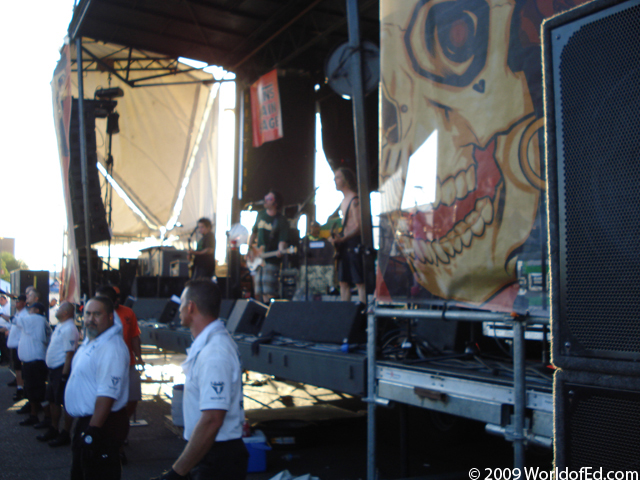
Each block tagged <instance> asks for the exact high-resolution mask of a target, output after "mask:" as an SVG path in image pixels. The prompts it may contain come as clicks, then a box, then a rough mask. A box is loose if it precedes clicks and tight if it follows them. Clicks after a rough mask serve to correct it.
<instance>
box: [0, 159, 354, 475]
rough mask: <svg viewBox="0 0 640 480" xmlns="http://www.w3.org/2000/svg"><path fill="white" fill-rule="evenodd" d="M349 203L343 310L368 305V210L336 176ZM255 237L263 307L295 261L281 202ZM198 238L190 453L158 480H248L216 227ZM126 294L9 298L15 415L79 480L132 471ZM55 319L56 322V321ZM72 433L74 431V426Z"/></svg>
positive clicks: (2, 347) (131, 326) (189, 296)
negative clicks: (353, 299) (352, 303)
mask: <svg viewBox="0 0 640 480" xmlns="http://www.w3.org/2000/svg"><path fill="white" fill-rule="evenodd" d="M335 183H336V188H337V189H338V190H339V191H340V192H342V193H343V195H344V198H343V201H342V203H341V205H340V212H341V214H342V215H341V216H342V227H341V229H340V231H338V232H334V234H333V235H332V237H331V239H330V242H331V243H332V244H333V245H334V247H335V250H336V254H337V255H336V257H337V267H338V280H339V283H340V287H341V297H342V300H345V301H348V300H350V296H351V287H352V285H355V287H356V288H357V291H358V298H359V300H360V301H361V302H363V303H364V302H365V288H364V280H363V274H362V258H361V255H360V254H359V253H358V252H357V247H358V245H359V244H360V243H361V241H362V240H361V235H360V233H361V232H360V214H359V203H358V197H357V195H356V193H355V192H356V190H357V189H356V185H355V175H354V174H353V172H351V171H350V170H347V169H342V168H341V169H338V170H336V172H335ZM263 203H264V207H265V208H264V210H263V211H262V212H260V214H259V215H258V218H257V221H256V223H255V226H254V228H253V230H252V234H251V237H250V239H249V245H250V246H251V247H252V251H253V252H254V255H255V256H256V257H263V258H264V262H262V265H261V266H259V267H258V268H257V270H256V272H255V274H254V277H253V280H254V293H255V296H256V298H258V299H260V300H262V301H264V302H269V301H270V300H271V299H273V298H276V297H277V295H278V289H277V285H278V274H279V271H280V265H281V261H282V257H283V255H285V253H286V248H287V240H288V234H289V224H288V220H287V219H286V218H285V217H284V215H283V214H282V213H281V209H282V204H283V200H282V195H281V194H280V193H279V192H277V191H274V190H271V191H269V192H268V193H267V195H266V196H265V197H264V202H263ZM197 230H198V231H199V233H200V236H201V239H200V241H199V242H198V245H197V247H196V248H195V249H190V250H189V256H190V258H191V259H192V260H193V264H194V265H193V269H192V271H191V278H192V279H191V280H190V281H189V282H188V283H187V285H186V286H185V288H184V291H183V292H182V297H181V303H180V321H181V325H182V326H184V327H188V328H189V329H190V330H191V333H192V336H193V339H194V341H193V344H192V346H191V348H190V349H189V351H188V355H187V359H186V361H185V362H184V363H183V365H182V367H183V370H184V372H185V377H186V380H185V386H184V397H183V414H184V438H185V440H187V444H186V446H185V448H184V450H183V452H182V454H181V455H180V456H179V458H178V459H177V460H176V461H175V462H174V463H173V465H172V466H171V468H170V469H169V470H167V471H166V472H164V473H162V474H161V475H160V476H159V477H156V478H155V479H152V480H179V479H186V478H191V479H193V480H204V479H210V478H216V479H219V480H242V479H244V478H245V477H246V472H247V466H248V461H249V454H248V451H247V449H246V447H245V444H244V442H243V441H242V433H243V424H244V421H245V417H244V410H243V394H242V367H241V361H240V355H239V352H238V348H237V345H236V344H235V342H234V340H233V339H232V337H231V336H230V335H229V333H228V332H227V330H226V328H225V325H224V324H223V323H222V322H221V321H219V320H218V315H219V312H220V305H221V299H222V295H221V293H220V289H219V287H218V285H217V284H216V283H215V282H214V281H212V280H211V277H212V276H213V274H214V272H215V261H214V260H213V253H214V250H215V241H214V239H213V234H212V231H211V230H212V224H211V222H210V221H209V220H208V219H206V218H202V219H200V220H199V221H198V227H197ZM119 293H120V292H119V290H118V289H117V287H114V286H110V285H105V286H102V287H100V288H98V289H97V291H96V295H95V296H94V297H93V298H91V299H90V300H89V301H87V302H86V304H85V305H83V307H82V322H80V323H77V322H76V313H77V311H78V308H77V306H75V305H73V304H71V303H69V302H67V301H63V302H62V303H60V304H59V305H58V304H57V302H56V303H50V304H49V305H47V306H46V307H45V305H44V304H43V303H41V299H40V295H39V293H38V291H37V290H36V289H35V288H34V287H28V288H27V289H26V290H25V292H24V293H23V294H20V295H18V296H17V297H15V312H13V315H12V314H11V309H10V308H9V303H8V300H7V298H6V297H5V296H4V295H0V355H1V356H0V363H3V364H5V365H6V364H7V363H10V365H11V368H12V370H13V372H14V373H15V380H14V381H13V382H11V383H10V385H12V386H15V387H16V393H15V395H14V397H13V398H14V400H15V401H19V400H22V399H23V398H26V399H27V402H26V403H25V404H24V405H23V406H22V407H21V408H20V409H19V410H18V413H19V414H23V415H26V417H25V418H24V419H23V420H21V421H20V422H19V423H20V425H22V426H25V427H33V428H35V429H38V430H42V433H40V434H39V435H37V436H36V437H35V438H36V439H37V440H38V441H41V442H47V443H48V445H49V446H50V447H53V448H55V447H62V446H65V445H71V449H72V465H71V479H72V480H87V479H91V480H101V479H105V480H118V479H120V478H121V471H122V465H123V464H126V463H127V458H126V455H125V454H124V450H123V445H124V443H125V442H126V440H127V436H128V433H129V425H130V418H131V417H132V415H133V414H134V412H135V410H136V406H137V403H138V402H139V401H140V400H141V399H142V392H141V383H140V375H139V373H138V370H137V366H140V365H143V359H142V349H141V342H140V334H141V332H140V328H139V326H138V321H137V319H136V316H135V313H134V312H133V310H132V309H130V308H128V307H126V306H124V305H122V304H121V303H120V298H119V297H120V295H119ZM47 313H49V315H50V317H51V321H49V320H48V319H47ZM74 423H75V427H74V426H73V425H74Z"/></svg>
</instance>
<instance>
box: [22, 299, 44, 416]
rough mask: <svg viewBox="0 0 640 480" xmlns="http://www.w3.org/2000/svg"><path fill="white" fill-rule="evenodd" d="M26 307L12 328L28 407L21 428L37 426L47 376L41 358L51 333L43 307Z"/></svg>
mask: <svg viewBox="0 0 640 480" xmlns="http://www.w3.org/2000/svg"><path fill="white" fill-rule="evenodd" d="M27 298H29V296H27ZM28 308H29V315H21V316H20V317H18V318H17V319H16V325H15V326H16V327H18V328H20V330H21V332H22V333H21V334H20V341H19V343H18V356H19V357H20V360H22V376H23V379H24V389H25V395H26V397H27V399H28V400H29V405H30V407H31V414H30V415H29V417H28V418H27V419H25V420H23V421H21V422H20V425H22V426H26V425H36V424H38V423H39V420H38V411H39V410H40V409H41V408H42V407H41V402H43V401H44V397H45V391H46V383H47V373H48V370H47V364H46V363H45V361H44V359H45V356H46V353H47V340H48V338H49V335H50V334H51V327H50V326H49V322H47V319H46V318H45V316H44V313H45V311H46V310H45V306H44V305H42V304H41V303H38V302H35V303H33V304H31V305H29V307H28Z"/></svg>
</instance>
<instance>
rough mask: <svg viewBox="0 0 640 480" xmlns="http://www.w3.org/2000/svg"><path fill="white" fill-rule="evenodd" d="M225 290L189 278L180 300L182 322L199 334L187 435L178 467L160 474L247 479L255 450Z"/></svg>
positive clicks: (188, 372)
mask: <svg viewBox="0 0 640 480" xmlns="http://www.w3.org/2000/svg"><path fill="white" fill-rule="evenodd" d="M220 303H221V295H220V289H219V288H218V286H217V285H216V284H215V283H213V282H212V281H211V280H207V279H198V280H192V281H190V282H189V283H187V285H186V287H185V289H184V291H183V292H182V298H181V302H180V320H181V324H182V325H184V326H186V327H189V328H190V329H191V333H192V335H193V337H194V341H193V344H192V345H191V348H190V349H189V353H188V355H187V360H186V361H185V362H184V363H183V364H182V368H183V370H184V372H185V376H186V380H185V386H184V387H185V388H184V397H183V415H184V438H185V440H187V441H188V443H187V445H186V447H185V448H184V450H183V451H182V454H181V455H180V457H178V459H177V460H176V461H175V462H174V464H173V466H172V468H171V469H170V470H168V471H167V472H165V473H163V474H162V475H161V476H160V477H157V478H156V480H174V479H176V480H177V479H183V478H187V475H189V474H190V478H191V480H205V479H211V478H215V479H216V480H243V479H244V478H246V475H247V464H248V461H249V454H248V452H247V449H246V447H245V445H244V442H243V441H242V424H243V422H244V409H243V407H242V400H243V396H242V367H241V365H240V355H239V353H238V347H237V346H236V344H235V342H234V341H233V339H232V338H231V336H230V335H229V333H228V332H227V330H226V328H225V326H224V324H223V323H222V322H221V321H219V320H218V314H219V313H220Z"/></svg>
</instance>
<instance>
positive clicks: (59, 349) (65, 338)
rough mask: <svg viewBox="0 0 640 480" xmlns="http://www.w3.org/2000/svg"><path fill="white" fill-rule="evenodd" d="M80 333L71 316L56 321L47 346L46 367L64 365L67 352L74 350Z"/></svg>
mask: <svg viewBox="0 0 640 480" xmlns="http://www.w3.org/2000/svg"><path fill="white" fill-rule="evenodd" d="M79 338H80V333H79V332H78V329H77V327H76V325H75V323H74V322H73V318H70V319H68V320H65V321H64V322H62V323H58V326H57V327H56V328H55V330H54V331H53V335H51V341H50V342H49V346H48V347H47V358H46V359H45V361H46V362H47V367H49V368H58V367H61V366H62V365H64V362H65V360H66V359H67V352H75V351H76V349H77V348H78V339H79Z"/></svg>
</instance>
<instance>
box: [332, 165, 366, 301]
mask: <svg viewBox="0 0 640 480" xmlns="http://www.w3.org/2000/svg"><path fill="white" fill-rule="evenodd" d="M334 181H335V182H336V190H338V191H339V192H342V194H343V195H344V198H343V199H342V203H341V204H340V213H341V214H342V230H341V231H340V232H339V233H338V234H337V235H332V236H331V238H330V239H329V241H330V242H331V243H332V244H333V246H334V248H335V250H336V258H337V260H338V261H337V263H338V265H337V266H338V282H339V284H340V299H341V300H342V301H344V302H348V301H349V300H351V285H352V284H355V286H356V288H357V289H358V299H359V300H360V301H361V302H362V303H364V304H366V303H367V302H366V300H367V295H366V290H365V285H364V273H363V270H364V269H363V260H362V254H361V253H358V252H357V250H358V249H357V247H358V246H359V245H360V244H361V243H362V237H361V236H360V202H359V201H358V195H357V194H356V190H357V186H356V176H355V174H354V173H353V171H352V170H349V169H348V168H338V169H337V170H336V171H335V174H334Z"/></svg>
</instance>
